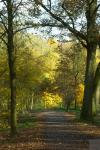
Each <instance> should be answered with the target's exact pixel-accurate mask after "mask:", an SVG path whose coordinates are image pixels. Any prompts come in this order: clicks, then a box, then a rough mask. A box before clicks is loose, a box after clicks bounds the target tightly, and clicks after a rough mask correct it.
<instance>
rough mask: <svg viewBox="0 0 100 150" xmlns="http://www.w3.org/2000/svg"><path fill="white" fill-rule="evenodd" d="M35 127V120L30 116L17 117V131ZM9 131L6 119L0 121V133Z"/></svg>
mask: <svg viewBox="0 0 100 150" xmlns="http://www.w3.org/2000/svg"><path fill="white" fill-rule="evenodd" d="M36 125H37V119H36V117H35V116H32V115H30V114H27V115H26V114H25V115H21V116H19V117H18V124H17V128H18V129H27V128H34V127H35V126H36ZM9 130H10V126H9V125H8V120H7V119H4V118H2V119H0V132H7V131H9Z"/></svg>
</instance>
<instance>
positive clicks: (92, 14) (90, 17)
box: [31, 0, 100, 120]
mask: <svg viewBox="0 0 100 150" xmlns="http://www.w3.org/2000/svg"><path fill="white" fill-rule="evenodd" d="M31 1H32V0H31ZM34 1H35V2H36V4H37V5H40V6H41V7H43V8H44V10H45V11H46V12H47V13H48V14H49V15H50V16H52V18H54V20H53V21H51V20H50V19H48V21H46V22H44V23H45V26H46V25H47V26H49V25H50V26H52V27H53V26H55V27H57V26H59V27H63V28H66V29H68V30H69V31H70V32H71V33H73V35H74V36H75V37H76V38H77V39H78V40H79V41H80V42H81V44H82V45H83V47H85V48H86V50H87V62H86V73H85V90H84V98H83V107H82V112H81V118H82V119H84V120H88V119H92V116H93V114H92V113H93V112H92V99H93V98H92V93H93V82H94V76H95V72H96V49H97V46H98V45H100V41H99V39H100V33H99V28H98V25H99V21H98V18H99V17H100V13H99V12H100V11H99V8H100V4H99V0H87V1H85V0H81V1H80V0H76V1H73V0H71V1H68V0H63V1H61V0H59V1H55V3H54V0H50V3H47V4H46V2H42V1H41V0H34ZM47 1H48V0H47ZM47 18H48V17H47ZM80 18H82V20H81V19H80ZM55 20H56V21H55Z"/></svg>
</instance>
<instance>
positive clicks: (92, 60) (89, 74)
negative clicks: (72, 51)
mask: <svg viewBox="0 0 100 150" xmlns="http://www.w3.org/2000/svg"><path fill="white" fill-rule="evenodd" d="M95 71H96V46H95V45H94V46H93V45H90V47H89V49H88V50H87V64H86V74H85V89H84V98H83V107H82V112H81V118H82V119H84V120H91V119H92V117H93V114H92V93H93V85H94V76H95Z"/></svg>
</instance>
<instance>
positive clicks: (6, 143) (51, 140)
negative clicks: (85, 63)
mask: <svg viewBox="0 0 100 150" xmlns="http://www.w3.org/2000/svg"><path fill="white" fill-rule="evenodd" d="M33 115H35V116H36V117H37V125H36V126H35V127H34V128H29V129H20V133H19V134H18V135H17V136H16V137H15V138H13V139H10V137H9V135H8V133H3V132H1V133H0V150H92V149H91V148H90V146H91V144H90V143H91V141H95V140H97V139H98V140H99V141H100V127H97V126H95V125H91V124H86V123H82V122H77V121H75V115H74V114H73V113H66V112H57V111H47V112H38V113H34V114H33ZM99 148H100V147H98V149H95V148H94V149H93V150H100V149H99Z"/></svg>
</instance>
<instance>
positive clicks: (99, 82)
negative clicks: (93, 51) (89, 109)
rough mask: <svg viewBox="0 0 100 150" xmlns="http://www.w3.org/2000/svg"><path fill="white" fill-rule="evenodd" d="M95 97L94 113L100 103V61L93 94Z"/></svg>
mask: <svg viewBox="0 0 100 150" xmlns="http://www.w3.org/2000/svg"><path fill="white" fill-rule="evenodd" d="M92 96H93V97H92V99H93V114H94V115H95V114H96V112H97V107H98V105H100V62H99V64H98V66H97V69H96V73H95V78H94V91H93V94H92Z"/></svg>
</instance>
